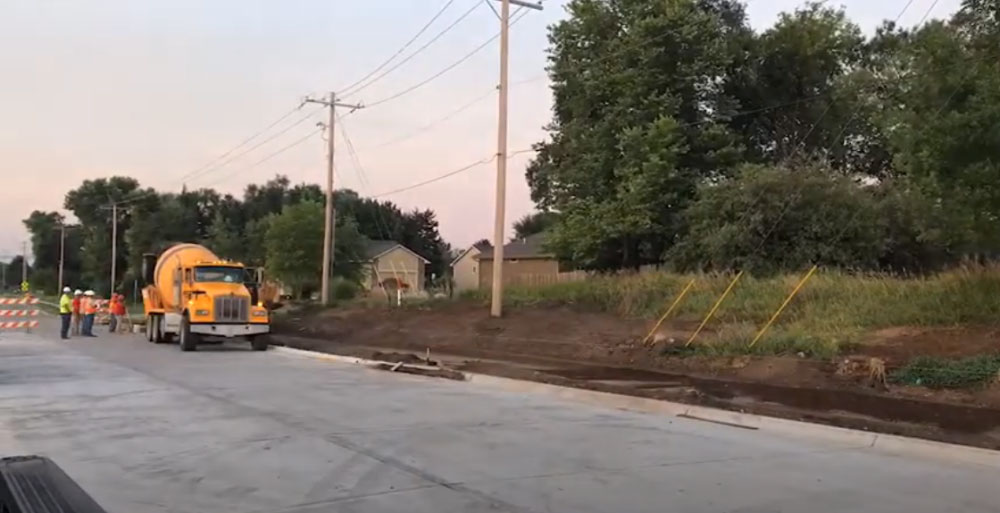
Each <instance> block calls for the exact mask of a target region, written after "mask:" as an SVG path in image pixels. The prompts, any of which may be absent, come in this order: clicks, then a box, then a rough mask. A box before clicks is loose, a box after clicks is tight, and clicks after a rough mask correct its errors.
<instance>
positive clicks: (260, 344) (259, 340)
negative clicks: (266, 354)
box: [247, 335, 268, 351]
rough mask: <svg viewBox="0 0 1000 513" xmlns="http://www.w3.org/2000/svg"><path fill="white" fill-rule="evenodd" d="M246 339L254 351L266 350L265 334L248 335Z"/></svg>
mask: <svg viewBox="0 0 1000 513" xmlns="http://www.w3.org/2000/svg"><path fill="white" fill-rule="evenodd" d="M247 340H249V341H250V348H251V349H253V350H254V351H267V346H268V343H267V335H250V336H249V337H247Z"/></svg>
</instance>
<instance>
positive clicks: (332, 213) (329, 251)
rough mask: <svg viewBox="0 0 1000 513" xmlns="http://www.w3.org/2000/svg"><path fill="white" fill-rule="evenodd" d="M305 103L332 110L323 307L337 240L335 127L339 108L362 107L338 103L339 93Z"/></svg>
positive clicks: (325, 222) (327, 180)
mask: <svg viewBox="0 0 1000 513" xmlns="http://www.w3.org/2000/svg"><path fill="white" fill-rule="evenodd" d="M305 101H306V103H319V104H321V105H326V106H327V107H328V108H329V109H330V120H329V121H328V122H327V125H326V127H327V130H326V143H327V149H326V213H325V217H326V219H324V223H323V277H322V278H321V279H320V296H321V297H320V301H322V303H323V306H327V305H329V304H330V271H331V269H332V267H333V243H334V240H336V239H335V238H334V235H335V234H334V229H335V227H336V224H337V209H336V208H335V207H334V206H333V156H334V153H333V152H334V149H335V148H334V141H335V139H336V137H335V135H334V134H335V132H334V127H335V125H336V123H337V107H346V108H349V109H351V110H352V111H353V110H357V109H360V108H362V106H361V105H350V104H346V103H340V102H338V101H337V93H330V99H329V100H323V99H314V98H306V100H305Z"/></svg>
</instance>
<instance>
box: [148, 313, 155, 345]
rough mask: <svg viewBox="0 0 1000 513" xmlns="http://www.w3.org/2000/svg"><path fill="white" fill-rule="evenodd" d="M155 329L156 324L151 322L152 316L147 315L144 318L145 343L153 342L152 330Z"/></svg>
mask: <svg viewBox="0 0 1000 513" xmlns="http://www.w3.org/2000/svg"><path fill="white" fill-rule="evenodd" d="M155 327H156V323H155V322H153V316H152V315H147V316H146V341H147V342H152V341H153V329H154V328H155Z"/></svg>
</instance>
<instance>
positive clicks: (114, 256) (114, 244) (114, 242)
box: [108, 203, 118, 297]
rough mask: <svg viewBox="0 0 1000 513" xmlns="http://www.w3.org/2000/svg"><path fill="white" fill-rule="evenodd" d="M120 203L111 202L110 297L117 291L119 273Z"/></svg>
mask: <svg viewBox="0 0 1000 513" xmlns="http://www.w3.org/2000/svg"><path fill="white" fill-rule="evenodd" d="M117 270H118V204H117V203H112V204H111V286H110V287H109V289H108V297H111V295H112V294H114V293H115V278H116V277H117V275H118V273H117V272H116V271H117Z"/></svg>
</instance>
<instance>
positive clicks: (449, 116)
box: [358, 75, 548, 153]
mask: <svg viewBox="0 0 1000 513" xmlns="http://www.w3.org/2000/svg"><path fill="white" fill-rule="evenodd" d="M547 76H548V75H536V76H534V77H531V78H527V79H524V80H519V81H517V82H511V84H510V85H511V87H513V86H516V85H521V84H527V83H530V82H535V81H538V80H541V79H544V78H547ZM494 94H496V87H491V88H490V90H489V91H486V92H485V93H484V94H482V95H479V96H477V97H476V98H474V99H472V100H470V101H469V102H468V103H465V104H462V105H461V106H459V107H458V108H456V109H455V110H452V111H450V112H448V113H447V114H445V115H444V116H441V117H440V118H437V119H435V120H433V121H431V122H429V123H427V124H426V125H423V126H421V127H420V128H416V129H414V130H411V131H409V132H407V133H405V134H403V135H400V136H398V137H395V138H393V139H389V140H387V141H383V142H381V143H378V144H376V145H374V146H366V147H364V148H361V149H360V150H358V152H359V153H364V152H366V151H371V150H376V149H380V148H385V147H386V146H392V145H394V144H399V143H401V142H403V141H406V140H409V139H412V138H413V137H416V136H418V135H420V134H422V133H424V132H427V131H428V130H430V129H431V128H433V127H435V126H437V125H438V124H440V123H444V122H445V121H448V120H450V119H452V118H454V117H455V116H457V115H459V114H461V113H463V112H465V111H466V110H469V109H470V108H472V107H473V106H475V105H476V104H478V103H480V102H482V101H483V100H485V99H487V98H489V97H491V96H493V95H494Z"/></svg>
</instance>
